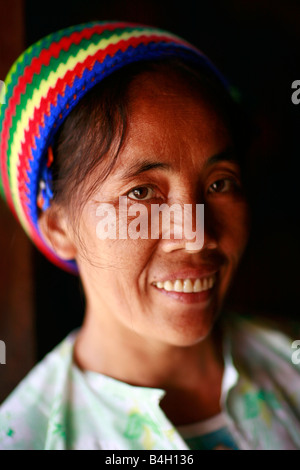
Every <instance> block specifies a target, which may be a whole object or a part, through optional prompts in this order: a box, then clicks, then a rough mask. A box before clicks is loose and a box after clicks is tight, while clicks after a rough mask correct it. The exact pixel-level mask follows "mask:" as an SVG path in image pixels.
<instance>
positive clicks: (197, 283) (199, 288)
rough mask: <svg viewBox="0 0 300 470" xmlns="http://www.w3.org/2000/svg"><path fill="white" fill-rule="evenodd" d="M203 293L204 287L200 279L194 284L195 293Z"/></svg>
mask: <svg viewBox="0 0 300 470" xmlns="http://www.w3.org/2000/svg"><path fill="white" fill-rule="evenodd" d="M201 291H202V285H201V281H200V279H196V281H195V282H194V292H201Z"/></svg>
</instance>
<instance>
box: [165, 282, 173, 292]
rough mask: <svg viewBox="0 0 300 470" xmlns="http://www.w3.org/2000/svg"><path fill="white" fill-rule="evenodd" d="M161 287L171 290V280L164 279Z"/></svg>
mask: <svg viewBox="0 0 300 470" xmlns="http://www.w3.org/2000/svg"><path fill="white" fill-rule="evenodd" d="M163 288H164V289H165V290H167V291H170V290H173V282H172V281H165V282H164V287H163Z"/></svg>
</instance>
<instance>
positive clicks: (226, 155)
mask: <svg viewBox="0 0 300 470" xmlns="http://www.w3.org/2000/svg"><path fill="white" fill-rule="evenodd" d="M220 162H232V163H237V164H239V160H238V157H237V154H236V152H235V151H234V149H233V148H232V147H228V148H227V149H226V150H224V151H223V152H220V153H218V154H216V155H213V156H212V157H210V158H209V159H208V160H207V162H206V163H205V166H206V167H208V166H212V165H214V164H215V163H220Z"/></svg>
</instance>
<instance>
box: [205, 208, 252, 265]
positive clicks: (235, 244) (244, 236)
mask: <svg viewBox="0 0 300 470" xmlns="http://www.w3.org/2000/svg"><path fill="white" fill-rule="evenodd" d="M212 214H213V215H212V219H213V223H214V235H215V236H216V238H217V240H218V244H219V247H220V248H221V250H222V251H223V253H224V254H225V256H226V257H227V258H228V259H229V260H231V261H232V262H233V263H234V264H238V262H239V260H240V258H241V256H242V254H243V252H244V250H245V248H246V245H247V242H248V238H249V227H250V218H249V210H248V205H247V203H246V202H245V201H244V200H242V199H241V200H240V201H235V202H233V203H230V201H228V203H224V204H221V205H219V206H218V207H215V208H214V210H213V211H212Z"/></svg>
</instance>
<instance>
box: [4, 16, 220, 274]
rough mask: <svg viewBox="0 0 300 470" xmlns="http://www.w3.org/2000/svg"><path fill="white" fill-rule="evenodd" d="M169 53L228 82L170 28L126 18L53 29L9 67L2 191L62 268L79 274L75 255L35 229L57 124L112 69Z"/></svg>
mask: <svg viewBox="0 0 300 470" xmlns="http://www.w3.org/2000/svg"><path fill="white" fill-rule="evenodd" d="M172 56H173V57H174V56H175V57H181V58H183V59H185V60H187V61H189V62H198V63H200V64H202V65H204V66H206V67H208V68H209V69H210V70H211V71H213V73H214V74H215V75H216V76H217V77H218V78H219V79H220V81H221V82H223V83H224V85H225V86H227V85H226V82H225V80H224V79H223V77H222V76H221V74H220V73H219V72H218V70H217V69H216V68H215V67H214V66H213V64H212V63H211V62H210V61H209V60H208V59H207V58H206V57H205V56H204V55H203V53H202V52H201V51H199V50H198V49H196V48H195V47H194V46H192V45H191V44H189V43H187V42H186V41H184V40H182V39H181V38H179V37H177V36H174V35H173V34H170V33H169V32H166V31H162V30H159V29H156V28H152V27H147V26H141V25H136V24H129V23H123V22H122V23H120V22H105V23H104V22H93V23H87V24H81V25H78V26H74V27H70V28H67V29H64V30H61V31H58V32H56V33H54V34H50V35H49V36H47V37H46V38H44V39H42V40H40V41H38V42H37V43H36V44H34V45H33V46H31V47H29V48H28V49H27V50H26V51H25V52H24V53H23V54H22V55H21V56H20V58H19V59H18V60H17V61H16V62H15V63H14V65H13V66H12V68H11V70H10V72H9V73H8V75H7V78H6V80H5V86H3V87H2V88H1V90H0V91H1V93H2V97H1V96H0V98H1V99H0V103H2V104H1V105H0V163H1V166H0V193H1V195H2V196H3V197H4V198H5V199H6V201H7V203H8V205H9V207H10V208H11V210H12V212H13V214H14V215H15V217H16V218H17V220H19V222H20V223H21V224H22V226H23V228H24V229H25V231H26V232H27V234H28V236H29V237H30V238H31V240H32V241H33V242H34V243H35V245H36V246H37V247H38V248H39V249H40V250H41V251H42V252H43V253H44V255H46V257H47V258H48V259H49V260H50V261H52V262H53V263H54V264H56V265H57V266H59V267H61V268H63V269H66V270H67V271H70V272H73V273H76V272H77V267H76V263H75V261H74V260H70V261H66V260H62V259H60V258H59V257H58V256H57V255H56V254H55V253H54V251H53V250H52V249H51V248H50V247H49V246H48V245H47V243H46V242H45V240H44V239H43V237H42V234H41V233H40V230H39V227H38V215H39V208H41V209H42V210H45V209H47V207H49V205H50V203H51V197H52V190H51V159H52V153H51V151H50V150H51V145H52V143H53V139H54V136H55V134H56V132H57V130H58V128H59V127H60V125H61V124H62V122H63V121H64V120H65V118H66V117H67V116H68V114H69V113H70V112H71V110H72V109H73V108H74V106H76V104H77V103H78V100H80V99H81V98H82V97H83V95H85V94H86V93H87V92H88V91H89V90H90V89H91V88H92V87H93V86H94V85H95V84H97V83H99V82H100V81H101V80H102V79H103V78H104V77H106V76H108V75H109V74H111V73H112V72H113V71H114V70H117V69H120V68H121V67H123V66H124V65H127V64H130V63H133V62H137V61H140V60H151V59H157V58H161V57H172ZM5 88H6V94H5V96H4V92H5ZM49 149H50V150H49ZM38 198H39V200H38Z"/></svg>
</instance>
